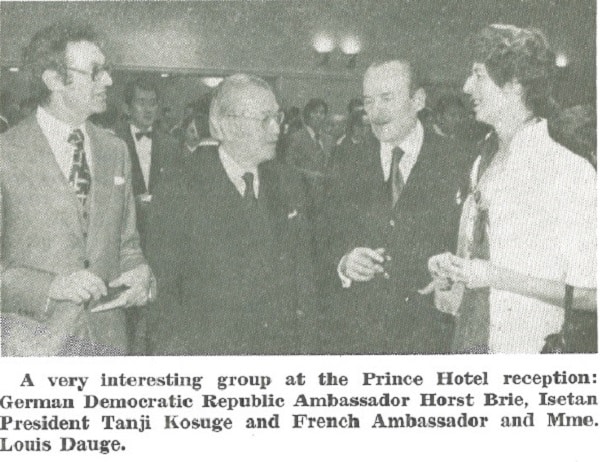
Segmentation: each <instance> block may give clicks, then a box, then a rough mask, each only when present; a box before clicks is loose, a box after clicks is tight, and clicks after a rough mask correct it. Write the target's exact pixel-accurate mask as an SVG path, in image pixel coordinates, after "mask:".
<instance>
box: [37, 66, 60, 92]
mask: <svg viewBox="0 0 600 462" xmlns="http://www.w3.org/2000/svg"><path fill="white" fill-rule="evenodd" d="M42 80H43V81H44V84H45V85H46V87H47V88H48V90H50V92H52V93H54V92H55V91H59V90H62V89H63V88H64V87H65V81H64V79H63V76H62V75H60V74H59V73H58V72H57V71H55V70H54V69H46V70H45V71H44V72H43V73H42Z"/></svg>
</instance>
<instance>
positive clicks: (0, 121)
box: [0, 91, 11, 133]
mask: <svg viewBox="0 0 600 462" xmlns="http://www.w3.org/2000/svg"><path fill="white" fill-rule="evenodd" d="M10 100H11V95H10V93H9V92H7V91H3V92H2V93H1V94H0V133H4V132H5V131H6V130H8V128H9V127H10V122H9V119H10V117H9V115H8V113H9V110H10Z"/></svg>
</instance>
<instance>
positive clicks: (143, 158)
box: [129, 124, 152, 189]
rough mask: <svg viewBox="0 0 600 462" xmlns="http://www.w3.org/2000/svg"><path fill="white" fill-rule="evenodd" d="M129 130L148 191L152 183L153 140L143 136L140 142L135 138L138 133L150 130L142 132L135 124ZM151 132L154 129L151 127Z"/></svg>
mask: <svg viewBox="0 0 600 462" xmlns="http://www.w3.org/2000/svg"><path fill="white" fill-rule="evenodd" d="M129 129H130V130H131V136H132V137H133V142H134V143H135V151H136V152H137V156H138V160H139V162H140V168H141V169H142V175H143V177H144V183H145V184H146V189H148V184H149V181H150V165H151V163H152V140H151V139H150V138H148V137H147V136H142V137H141V138H140V139H139V140H138V139H137V137H136V136H135V135H136V134H137V133H141V132H142V131H144V132H146V131H148V130H140V129H139V128H137V127H136V126H135V125H133V124H130V125H129ZM149 130H152V127H150V129H149Z"/></svg>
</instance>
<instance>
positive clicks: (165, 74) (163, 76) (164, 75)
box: [160, 72, 169, 79]
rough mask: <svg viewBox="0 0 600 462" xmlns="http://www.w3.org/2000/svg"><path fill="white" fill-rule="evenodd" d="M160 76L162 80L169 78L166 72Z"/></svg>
mask: <svg viewBox="0 0 600 462" xmlns="http://www.w3.org/2000/svg"><path fill="white" fill-rule="evenodd" d="M160 76H161V77H162V78H163V79H166V78H168V77H169V74H168V73H167V72H163V73H162V74H160Z"/></svg>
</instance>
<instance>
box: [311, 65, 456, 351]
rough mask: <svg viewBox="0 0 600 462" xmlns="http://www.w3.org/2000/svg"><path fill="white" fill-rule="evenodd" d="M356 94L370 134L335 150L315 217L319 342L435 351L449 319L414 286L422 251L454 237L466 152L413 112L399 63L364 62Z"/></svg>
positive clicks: (419, 101)
mask: <svg viewBox="0 0 600 462" xmlns="http://www.w3.org/2000/svg"><path fill="white" fill-rule="evenodd" d="M363 96H364V108H365V111H366V113H367V116H368V119H369V121H370V123H371V128H372V131H373V134H374V135H375V138H373V137H369V138H368V140H367V141H365V142H364V143H362V144H355V145H348V146H347V147H346V148H345V149H338V150H337V151H336V155H335V158H334V159H333V167H332V172H331V174H332V180H331V183H330V185H329V187H328V192H327V195H326V197H327V199H326V206H325V211H324V213H323V215H322V217H321V218H322V219H321V224H322V225H323V229H322V235H323V236H325V237H326V239H325V242H324V243H323V246H324V254H325V255H326V256H327V257H328V259H329V260H328V261H327V262H326V265H325V267H326V268H327V271H328V272H329V274H330V275H331V274H333V275H334V278H335V283H334V287H332V289H331V290H332V293H331V294H330V296H329V302H330V303H329V304H328V305H329V306H327V310H326V312H325V313H326V316H325V320H324V324H323V325H324V333H325V335H324V336H323V345H324V350H325V352H340V353H435V352H444V351H447V349H448V342H449V338H450V337H449V336H450V335H451V329H452V322H451V319H450V318H449V317H445V315H443V314H442V313H439V312H437V311H436V310H435V308H434V306H433V303H432V300H431V297H425V296H422V295H419V294H418V292H417V291H418V289H420V288H422V287H423V286H424V285H426V284H427V283H428V282H429V279H428V272H427V260H428V258H429V257H430V256H432V255H435V254H437V253H439V251H444V250H447V249H452V248H453V247H454V245H455V239H456V238H455V234H456V228H457V220H458V214H459V211H460V198H461V192H460V186H461V185H462V180H463V178H464V175H463V173H464V172H465V171H466V166H463V165H461V162H460V159H464V158H466V157H467V156H464V155H459V153H460V152H461V149H464V148H463V147H461V146H458V145H456V144H454V143H453V142H452V141H451V140H448V139H443V138H441V137H439V136H437V135H436V134H435V133H432V132H429V131H427V130H425V129H424V128H423V126H422V125H421V123H420V122H419V121H418V119H417V113H418V112H419V110H421V109H422V108H423V107H424V105H425V92H424V90H423V88H422V87H421V84H420V81H419V78H418V75H417V73H416V72H415V69H414V68H413V67H412V66H411V65H410V64H409V63H408V62H405V61H387V62H381V63H377V64H373V65H371V66H370V67H369V68H368V70H367V72H366V73H365V76H364V81H363Z"/></svg>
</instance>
